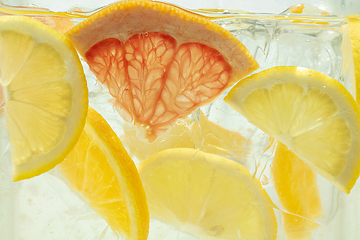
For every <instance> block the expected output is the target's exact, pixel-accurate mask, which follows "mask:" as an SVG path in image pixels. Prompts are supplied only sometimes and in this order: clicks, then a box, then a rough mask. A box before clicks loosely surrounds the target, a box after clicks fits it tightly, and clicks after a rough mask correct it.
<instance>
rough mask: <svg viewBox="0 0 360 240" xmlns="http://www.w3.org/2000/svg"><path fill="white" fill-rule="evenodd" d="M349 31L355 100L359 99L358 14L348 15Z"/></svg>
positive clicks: (359, 22)
mask: <svg viewBox="0 0 360 240" xmlns="http://www.w3.org/2000/svg"><path fill="white" fill-rule="evenodd" d="M348 19H349V32H350V39H351V52H352V54H353V60H354V68H355V79H356V100H357V102H359V101H360V19H359V15H356V16H348Z"/></svg>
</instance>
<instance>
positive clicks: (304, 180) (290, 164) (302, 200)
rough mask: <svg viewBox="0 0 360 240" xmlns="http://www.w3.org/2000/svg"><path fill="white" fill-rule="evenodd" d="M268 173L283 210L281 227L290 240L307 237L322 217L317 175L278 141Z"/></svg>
mask: <svg viewBox="0 0 360 240" xmlns="http://www.w3.org/2000/svg"><path fill="white" fill-rule="evenodd" d="M271 173H272V177H273V180H274V186H275V190H276V192H277V195H278V196H279V200H280V203H281V205H282V206H283V207H284V208H285V210H286V211H288V212H289V213H291V214H289V213H285V212H284V213H283V214H282V216H283V226H284V231H285V234H286V235H287V236H288V237H289V239H308V238H310V237H311V233H312V231H313V229H315V228H316V227H318V226H319V224H317V223H316V222H315V220H316V219H317V218H320V217H322V206H321V201H320V194H319V189H318V185H317V181H316V174H315V173H314V171H313V170H312V169H311V168H310V167H309V166H308V165H307V164H305V163H304V162H303V161H301V160H300V159H299V158H298V157H297V156H296V155H295V154H294V153H293V152H292V151H291V150H289V149H288V148H287V147H286V146H285V145H284V144H282V143H280V142H277V146H276V151H275V156H274V160H273V162H272V164H271Z"/></svg>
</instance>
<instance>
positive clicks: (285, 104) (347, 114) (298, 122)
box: [224, 67, 360, 193]
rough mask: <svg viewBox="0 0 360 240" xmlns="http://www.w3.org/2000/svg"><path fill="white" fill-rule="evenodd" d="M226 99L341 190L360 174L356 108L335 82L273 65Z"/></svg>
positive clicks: (310, 72)
mask: <svg viewBox="0 0 360 240" xmlns="http://www.w3.org/2000/svg"><path fill="white" fill-rule="evenodd" d="M224 100H225V102H226V103H228V104H229V105H230V106H231V107H232V108H233V109H235V110H236V111H238V112H240V113H241V114H242V115H243V116H245V117H246V118H247V119H248V121H249V122H250V123H253V124H254V125H255V126H257V127H258V128H260V129H261V130H263V131H264V132H265V133H266V134H268V135H270V136H272V137H274V138H275V139H277V140H279V141H280V142H282V143H283V144H285V145H286V146H287V147H288V148H289V149H290V150H292V151H293V152H294V153H295V154H296V155H297V156H298V157H299V158H300V159H302V160H303V161H304V162H305V163H307V164H308V165H310V166H311V167H312V168H313V169H314V170H315V171H316V172H317V173H319V174H320V175H322V176H323V177H325V178H326V179H328V180H329V181H330V182H332V183H333V184H334V185H335V186H336V187H338V188H339V189H340V190H341V191H343V192H345V193H349V192H350V190H351V189H352V187H353V186H354V184H355V182H356V180H357V178H358V177H359V167H360V166H359V165H360V152H359V151H358V149H359V147H360V145H359V144H360V115H359V114H360V109H359V106H358V104H357V103H356V101H355V100H354V98H353V97H352V96H351V94H350V93H349V92H348V91H347V90H346V89H345V87H344V86H343V85H341V84H340V83H339V82H338V81H336V80H335V79H333V78H330V77H328V76H326V75H324V74H322V73H319V72H316V71H314V70H310V69H306V68H300V67H274V68H271V69H267V70H265V71H262V72H260V73H257V74H254V75H252V76H250V77H248V78H246V79H244V80H242V81H240V82H239V83H238V84H237V85H236V86H235V87H234V88H233V89H232V90H231V91H230V92H229V93H228V95H227V96H226V97H225V99H224Z"/></svg>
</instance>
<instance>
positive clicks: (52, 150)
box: [0, 16, 88, 181]
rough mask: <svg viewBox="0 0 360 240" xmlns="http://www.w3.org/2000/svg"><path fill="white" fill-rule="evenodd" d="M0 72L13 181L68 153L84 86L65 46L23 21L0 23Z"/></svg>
mask: <svg viewBox="0 0 360 240" xmlns="http://www.w3.org/2000/svg"><path fill="white" fill-rule="evenodd" d="M0 72H1V79H0V83H1V87H2V88H3V91H4V96H5V102H6V104H5V109H4V112H5V117H6V124H7V127H8V130H9V133H10V145H11V157H12V162H13V179H14V180H15V181H18V180H22V179H26V178H31V177H33V176H36V175H39V174H41V173H43V172H46V171H48V170H50V169H51V168H53V167H54V166H55V165H56V164H58V163H60V162H61V161H62V160H63V159H64V157H65V156H66V155H67V154H68V153H69V152H70V150H71V149H72V147H73V146H74V145H75V143H76V142H77V140H78V138H79V136H80V133H81V131H82V128H83V126H84V124H85V119H86V113H87V108H88V98H87V85H86V80H85V76H84V73H83V69H82V65H81V63H80V60H79V57H78V55H77V53H76V50H75V49H74V48H73V46H72V45H71V43H70V42H69V41H68V40H67V39H66V38H65V37H64V36H63V35H61V34H60V33H58V32H56V31H54V30H53V29H51V28H50V27H48V26H45V25H43V24H41V23H40V22H38V21H36V20H34V19H32V18H28V17H23V16H3V17H0Z"/></svg>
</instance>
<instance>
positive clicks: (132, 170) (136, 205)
mask: <svg viewBox="0 0 360 240" xmlns="http://www.w3.org/2000/svg"><path fill="white" fill-rule="evenodd" d="M59 168H60V170H61V172H62V174H63V176H64V177H65V178H66V179H67V181H68V182H69V184H70V185H71V187H72V188H73V189H74V190H76V191H78V192H79V193H80V195H81V196H82V197H83V198H84V199H86V201H87V202H88V203H89V205H90V206H91V207H92V208H93V209H94V210H95V211H96V212H97V213H99V214H100V215H101V216H102V217H103V218H104V219H105V220H106V221H107V223H108V224H109V225H110V227H111V228H112V229H113V230H114V231H116V232H118V233H120V234H121V235H123V236H124V237H125V238H126V239H134V240H135V239H136V240H145V239H147V236H148V232H149V210H148V206H147V202H146V197H145V192H144V188H143V186H142V183H141V180H140V177H139V174H138V172H137V169H136V166H135V164H134V162H133V161H132V160H131V158H130V157H129V155H128V154H127V152H126V150H125V148H124V147H123V145H122V143H121V142H120V140H119V138H118V137H117V135H116V134H115V133H114V132H113V130H112V129H111V127H110V126H109V125H108V123H107V122H106V121H105V119H103V118H102V116H101V115H100V114H99V113H97V112H96V111H95V110H93V109H89V114H88V118H87V121H86V124H85V127H84V131H83V133H82V135H81V137H80V139H79V141H78V143H77V144H76V145H75V147H74V149H73V150H72V151H71V152H70V154H69V155H68V156H67V157H66V159H65V160H64V161H63V162H62V163H61V164H60V165H59Z"/></svg>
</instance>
